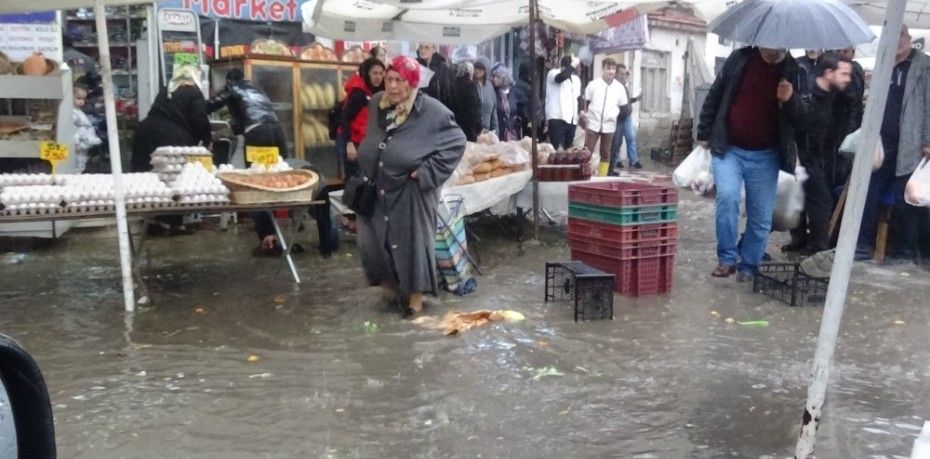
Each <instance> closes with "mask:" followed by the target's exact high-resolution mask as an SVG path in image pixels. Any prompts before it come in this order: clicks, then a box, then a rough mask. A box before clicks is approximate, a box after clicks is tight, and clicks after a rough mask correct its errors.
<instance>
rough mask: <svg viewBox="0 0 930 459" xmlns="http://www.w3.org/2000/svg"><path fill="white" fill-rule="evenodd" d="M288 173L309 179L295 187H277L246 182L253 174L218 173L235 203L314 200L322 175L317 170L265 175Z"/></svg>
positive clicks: (284, 173)
mask: <svg viewBox="0 0 930 459" xmlns="http://www.w3.org/2000/svg"><path fill="white" fill-rule="evenodd" d="M287 174H300V175H305V176H307V177H308V180H307V181H306V182H304V183H303V184H301V185H298V186H295V187H291V188H284V189H277V188H269V187H264V186H261V185H253V184H249V183H246V182H244V181H243V179H244V178H246V177H250V176H253V175H251V174H241V173H237V172H226V173H222V174H217V178H219V179H220V180H222V181H223V184H224V185H226V187H227V188H229V191H230V193H229V199H230V201H232V202H233V203H234V204H266V203H267V204H273V203H287V202H298V201H310V200H312V199H313V191H314V188H315V185H316V184H317V182H319V180H320V176H319V175H317V174H316V173H315V172H313V171H307V170H292V171H286V172H271V173H268V174H263V175H270V176H274V175H287Z"/></svg>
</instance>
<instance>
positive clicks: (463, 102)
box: [449, 62, 483, 142]
mask: <svg viewBox="0 0 930 459" xmlns="http://www.w3.org/2000/svg"><path fill="white" fill-rule="evenodd" d="M474 77H475V65H474V64H472V63H471V62H462V63H460V64H458V65H457V66H456V67H455V84H454V85H453V86H452V88H453V93H454V96H455V98H454V102H453V104H452V106H451V107H449V108H450V109H452V113H453V114H454V115H455V122H456V123H458V125H459V127H461V128H462V131H463V132H465V137H466V138H468V141H470V142H474V141H476V140H478V135H480V134H481V131H482V130H483V128H482V124H481V96H480V95H479V94H478V85H477V84H476V83H475V79H474Z"/></svg>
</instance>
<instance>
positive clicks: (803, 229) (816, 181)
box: [791, 157, 834, 252]
mask: <svg viewBox="0 0 930 459" xmlns="http://www.w3.org/2000/svg"><path fill="white" fill-rule="evenodd" d="M801 165H802V166H804V168H805V169H807V174H808V179H807V181H806V182H804V214H803V215H802V216H801V225H800V226H798V227H797V228H795V229H793V230H791V239H792V240H793V241H797V242H805V241H806V242H807V247H808V248H809V249H811V250H816V251H818V252H819V251H821V250H827V249H829V248H830V234H829V229H830V217H832V216H833V206H834V201H833V193H832V189H831V183H832V180H831V179H830V178H828V173H827V170H828V168H825V167H824V165H825V164H824V161H823V160H822V159H820V158H806V159H805V158H803V157H802V159H801Z"/></svg>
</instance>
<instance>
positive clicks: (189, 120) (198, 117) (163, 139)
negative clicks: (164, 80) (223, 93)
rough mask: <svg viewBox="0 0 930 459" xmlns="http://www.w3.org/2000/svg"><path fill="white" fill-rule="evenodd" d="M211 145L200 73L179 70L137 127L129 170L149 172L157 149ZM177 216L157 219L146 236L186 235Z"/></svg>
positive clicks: (189, 68)
mask: <svg viewBox="0 0 930 459" xmlns="http://www.w3.org/2000/svg"><path fill="white" fill-rule="evenodd" d="M211 142H212V137H211V134H210V120H209V118H208V117H207V100H206V99H205V98H204V97H203V92H202V91H201V90H200V71H199V70H198V69H197V68H196V67H193V66H182V67H180V68H178V70H177V71H176V72H175V74H174V77H173V78H172V79H171V81H170V82H169V83H168V86H167V87H166V88H162V90H161V91H159V93H158V96H156V97H155V102H154V103H153V104H152V108H150V109H149V113H148V115H147V116H146V117H145V119H144V120H142V122H141V123H139V128H138V129H136V133H135V137H134V138H133V142H132V156H131V158H130V165H129V166H130V170H131V171H132V172H148V171H150V170H152V165H151V160H152V152H154V151H155V150H156V149H157V148H158V147H169V146H178V147H191V146H197V145H203V146H209V145H210V143H211ZM182 222H183V220H182V218H181V217H180V216H164V217H159V218H158V219H157V220H156V222H155V223H153V224H152V225H150V226H149V228H147V231H148V232H149V233H150V234H153V235H154V234H165V235H174V234H186V233H189V232H190V231H188V229H186V228H184V225H183V224H182Z"/></svg>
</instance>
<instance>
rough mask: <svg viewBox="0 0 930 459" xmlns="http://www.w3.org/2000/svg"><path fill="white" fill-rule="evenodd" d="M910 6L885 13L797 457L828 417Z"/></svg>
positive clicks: (810, 446) (899, 4)
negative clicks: (833, 376) (858, 248)
mask: <svg viewBox="0 0 930 459" xmlns="http://www.w3.org/2000/svg"><path fill="white" fill-rule="evenodd" d="M906 4H907V0H889V1H888V3H887V8H886V10H885V24H884V26H883V27H882V35H881V38H880V39H879V41H878V54H877V56H876V58H875V70H874V73H873V74H872V84H871V90H870V91H869V101H868V104H867V106H866V108H865V116H864V117H863V120H862V128H861V129H862V133H863V136H862V142H861V143H860V144H859V147H858V148H857V150H856V158H855V160H854V162H853V172H852V178H851V179H850V183H849V192H848V199H847V200H846V206H845V207H844V213H843V223H842V226H841V227H840V237H839V242H838V243H837V245H836V254H835V256H834V262H833V270H832V272H831V273H830V287H829V288H828V290H827V299H826V303H825V305H824V310H823V318H822V319H821V321H820V336H819V337H818V338H817V353H816V354H815V355H814V367H813V372H812V375H811V385H810V387H809V388H808V391H807V404H806V405H805V406H804V417H803V421H802V424H801V435H800V437H799V438H798V443H797V447H796V449H795V453H794V456H795V458H804V459H806V458H809V457H813V454H814V443H815V436H816V434H817V427H818V425H819V424H820V418H821V416H822V414H823V403H824V398H825V397H826V392H827V383H828V382H829V379H830V366H831V365H832V361H833V351H834V350H835V349H836V337H837V335H838V334H839V331H840V322H841V320H842V318H843V309H844V308H845V306H846V293H847V289H848V287H849V274H850V271H851V270H852V264H853V257H854V255H855V251H856V242H857V240H858V238H859V228H860V226H861V223H862V213H863V210H864V209H865V199H866V195H867V193H868V190H869V181H870V179H871V176H872V158H873V155H874V152H875V147H876V146H877V145H878V141H879V130H880V129H881V124H882V118H883V116H884V114H885V102H886V101H887V99H888V86H889V84H890V83H891V71H892V69H893V68H894V61H895V51H896V50H897V47H898V36H899V34H900V30H901V23H902V21H903V20H904V8H905V6H906Z"/></svg>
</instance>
